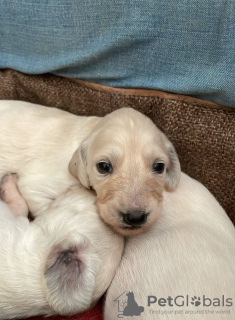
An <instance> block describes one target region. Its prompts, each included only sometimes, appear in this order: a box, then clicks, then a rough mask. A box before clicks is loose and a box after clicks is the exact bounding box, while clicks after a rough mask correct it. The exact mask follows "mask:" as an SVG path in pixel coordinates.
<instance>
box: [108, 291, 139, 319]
mask: <svg viewBox="0 0 235 320" xmlns="http://www.w3.org/2000/svg"><path fill="white" fill-rule="evenodd" d="M114 301H115V302H117V303H118V318H124V317H133V316H140V314H141V313H142V312H144V307H143V306H140V305H138V303H137V302H136V300H135V296H134V293H133V291H129V292H128V291H125V292H123V293H122V294H121V295H120V296H118V297H117V298H116V299H115V300H114Z"/></svg>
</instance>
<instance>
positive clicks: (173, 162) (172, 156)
mask: <svg viewBox="0 0 235 320" xmlns="http://www.w3.org/2000/svg"><path fill="white" fill-rule="evenodd" d="M163 140H164V144H165V147H166V153H167V156H168V159H169V164H168V166H167V168H166V180H165V188H166V190H167V191H173V190H174V189H175V188H176V187H177V185H178V183H179V181H180V174H181V168H180V162H179V158H178V155H177V153H176V151H175V148H174V146H173V144H172V143H171V142H170V140H169V139H168V138H167V137H166V136H165V135H164V134H163Z"/></svg>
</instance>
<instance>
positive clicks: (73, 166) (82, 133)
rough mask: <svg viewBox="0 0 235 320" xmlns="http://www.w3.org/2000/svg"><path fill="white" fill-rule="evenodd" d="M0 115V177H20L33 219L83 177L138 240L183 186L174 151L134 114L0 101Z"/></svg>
mask: <svg viewBox="0 0 235 320" xmlns="http://www.w3.org/2000/svg"><path fill="white" fill-rule="evenodd" d="M0 114H1V117H0V150H1V152H0V177H1V175H2V174H3V173H5V172H6V171H8V172H13V173H14V172H15V173H17V174H18V177H19V180H18V185H19V189H20V192H21V194H22V195H23V197H24V198H25V199H26V201H27V203H28V205H29V209H30V211H31V213H32V214H33V216H34V217H36V216H38V215H40V213H41V212H43V211H44V210H45V209H46V208H47V207H48V206H49V205H50V203H51V202H52V201H53V200H54V199H56V198H57V197H58V196H59V195H60V194H61V193H63V192H64V191H65V190H66V189H67V188H68V187H70V186H72V185H76V184H77V183H78V181H77V179H78V180H79V181H80V182H81V183H82V185H83V186H85V187H86V188H88V189H89V188H91V187H92V188H93V189H94V190H95V191H96V194H97V207H98V212H99V214H100V216H101V218H102V219H103V220H104V221H105V223H107V224H108V225H109V226H111V227H112V228H113V229H114V230H115V231H116V232H118V233H120V234H122V235H134V234H138V233H142V232H144V231H145V230H147V229H148V228H149V227H150V226H151V225H152V224H153V223H154V222H155V221H156V220H157V218H158V216H159V214H160V212H161V207H162V193H163V191H164V190H169V191H172V190H174V189H175V188H176V186H177V184H178V182H179V179H180V164H179V160H178V157H177V155H176V152H175V150H174V147H173V146H172V144H171V142H170V141H169V140H168V139H167V138H166V136H165V135H164V134H163V133H162V132H161V131H160V130H159V129H158V128H157V127H156V126H155V125H154V124H153V122H152V121H151V120H150V119H149V118H147V117H145V116H144V115H143V114H141V113H139V112H137V111H136V110H133V109H130V108H123V109H119V110H116V111H114V112H112V113H111V114H109V115H107V116H105V117H104V118H98V117H79V116H75V115H72V114H70V113H67V112H64V111H62V110H58V109H55V108H47V107H43V106H39V105H33V104H30V103H26V102H20V101H0ZM68 168H69V171H70V172H69V171H68Z"/></svg>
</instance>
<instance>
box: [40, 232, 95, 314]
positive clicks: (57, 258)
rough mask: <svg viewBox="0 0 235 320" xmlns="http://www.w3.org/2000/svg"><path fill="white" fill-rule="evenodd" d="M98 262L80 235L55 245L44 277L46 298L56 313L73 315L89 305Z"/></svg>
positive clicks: (47, 262) (91, 248)
mask: <svg viewBox="0 0 235 320" xmlns="http://www.w3.org/2000/svg"><path fill="white" fill-rule="evenodd" d="M70 238H71V237H70ZM99 263H100V261H99V259H98V256H97V254H96V253H95V252H94V249H93V247H92V246H91V244H90V242H89V241H88V239H87V238H86V237H84V236H82V235H81V236H80V238H79V237H78V236H76V240H75V239H70V240H64V241H63V242H61V243H59V244H58V245H55V246H54V248H53V249H52V250H51V252H50V254H49V256H48V258H47V261H46V265H45V270H44V277H45V281H46V287H47V291H46V292H47V293H46V298H47V301H48V304H49V305H50V307H51V308H52V309H53V310H55V312H56V313H59V314H61V315H73V314H76V313H78V312H82V311H84V310H87V309H88V308H90V306H91V304H92V302H93V301H92V298H93V293H94V288H95V280H96V274H97V272H98V269H99Z"/></svg>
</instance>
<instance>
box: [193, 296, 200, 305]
mask: <svg viewBox="0 0 235 320" xmlns="http://www.w3.org/2000/svg"><path fill="white" fill-rule="evenodd" d="M191 300H192V301H191V304H193V305H194V306H195V307H198V306H200V304H201V298H200V297H196V296H194V297H193V298H191Z"/></svg>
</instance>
